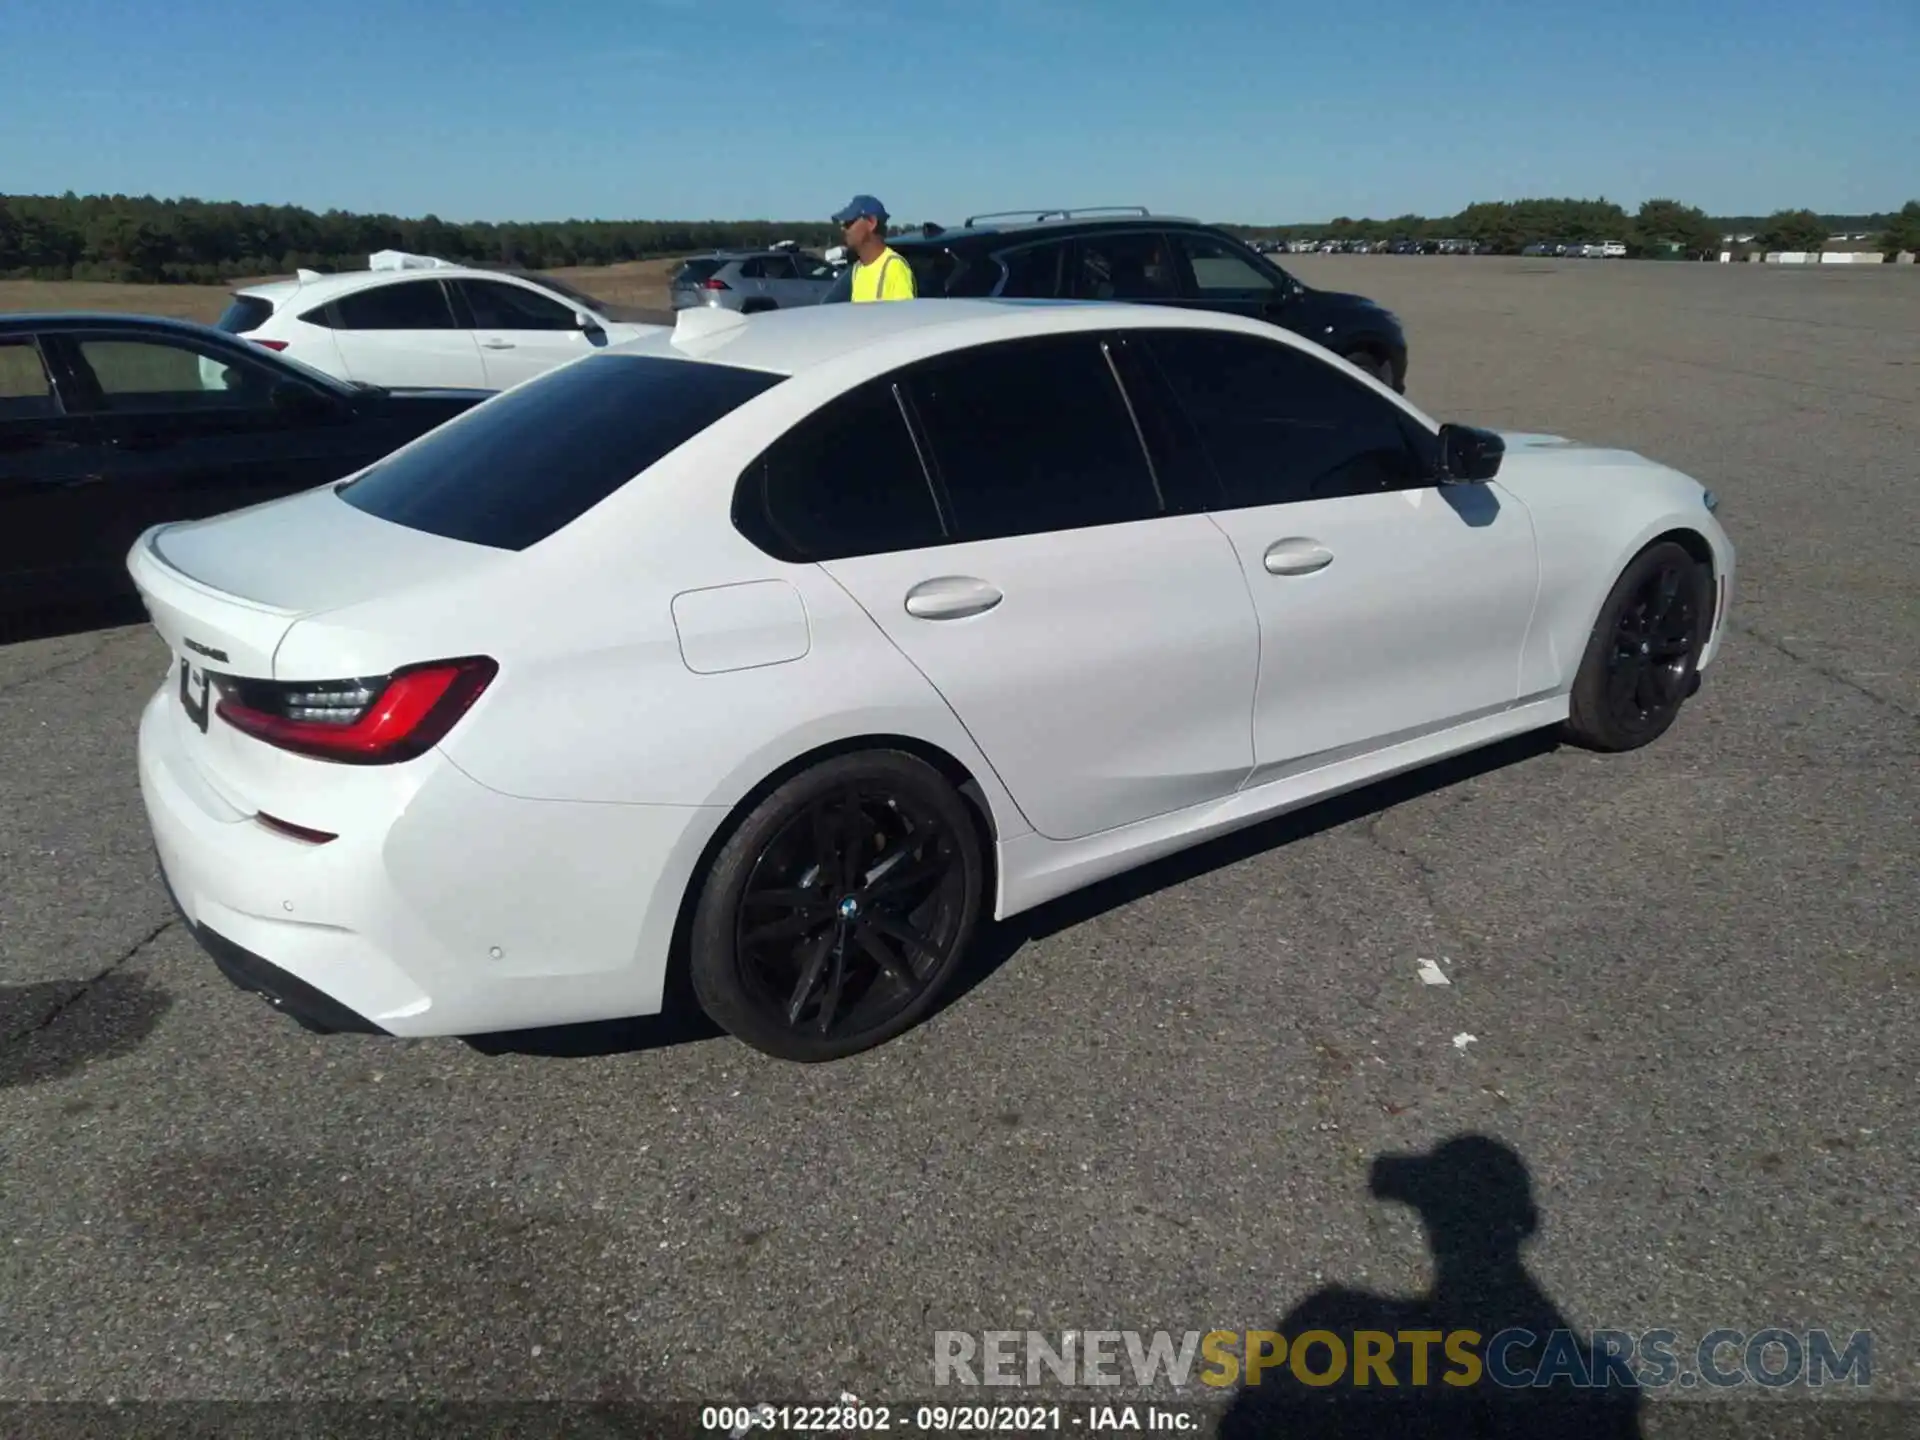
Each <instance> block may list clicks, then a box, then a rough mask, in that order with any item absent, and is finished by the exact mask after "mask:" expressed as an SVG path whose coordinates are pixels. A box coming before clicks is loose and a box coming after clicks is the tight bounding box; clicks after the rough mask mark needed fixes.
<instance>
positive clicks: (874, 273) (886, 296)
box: [853, 245, 919, 300]
mask: <svg viewBox="0 0 1920 1440" xmlns="http://www.w3.org/2000/svg"><path fill="white" fill-rule="evenodd" d="M918 293H919V292H918V291H917V290H916V288H915V287H914V283H913V267H912V266H911V265H909V264H907V262H906V261H905V260H903V259H901V258H900V252H899V251H898V250H895V249H894V248H893V247H892V246H891V245H889V246H888V247H887V248H886V249H885V250H882V251H881V252H880V258H879V259H878V260H875V261H874V262H873V263H872V264H871V265H862V264H860V263H859V262H857V261H856V262H855V263H854V267H853V298H854V299H855V300H912V299H914V298H916V297H917V295H918Z"/></svg>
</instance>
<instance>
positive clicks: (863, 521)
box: [733, 380, 946, 563]
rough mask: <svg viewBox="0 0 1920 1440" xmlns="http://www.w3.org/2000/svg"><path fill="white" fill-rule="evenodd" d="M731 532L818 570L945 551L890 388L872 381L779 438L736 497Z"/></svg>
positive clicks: (742, 482)
mask: <svg viewBox="0 0 1920 1440" xmlns="http://www.w3.org/2000/svg"><path fill="white" fill-rule="evenodd" d="M733 519H734V524H735V525H736V526H737V527H738V528H739V530H740V532H741V533H742V534H743V535H745V536H746V537H747V538H748V539H749V540H751V541H753V543H754V544H756V545H758V546H759V547H760V548H761V549H762V550H765V551H766V552H767V553H768V554H770V555H773V556H775V557H776V558H778V559H781V560H788V561H793V562H796V563H802V562H819V561H823V560H845V559H849V558H851V557H853V556H857V555H881V554H886V553H888V552H891V551H896V550H917V549H920V548H922V547H924V546H929V545H940V544H943V543H945V538H946V537H945V534H944V532H943V530H942V528H941V524H940V512H939V509H938V508H937V507H936V505H935V504H934V499H933V490H932V488H931V487H930V486H929V485H928V483H927V474H926V470H925V469H924V468H923V467H922V466H921V464H920V455H919V452H918V451H917V450H916V449H915V448H914V444H913V436H912V434H911V433H910V432H909V431H908V429H907V423H906V420H905V418H904V417H903V416H902V415H901V413H900V403H899V401H898V400H897V399H895V397H894V387H893V385H892V383H891V382H890V381H887V380H875V381H870V382H869V383H867V384H866V385H863V386H861V387H860V388H859V389H857V390H854V391H851V392H849V393H848V394H846V395H843V396H841V397H840V398H839V399H837V400H835V401H833V402H831V403H830V404H828V405H826V406H824V407H822V408H821V409H819V410H817V411H815V412H814V413H813V414H811V415H809V416H808V417H807V418H806V419H804V420H802V421H801V422H800V423H799V424H797V425H795V426H794V427H793V428H792V429H791V430H789V431H788V432H787V433H786V434H785V435H783V436H781V437H780V439H779V440H777V441H776V442H775V443H774V444H773V445H772V446H770V447H769V448H768V450H767V453H766V454H765V455H763V456H762V457H761V458H760V459H759V460H757V461H755V462H754V464H753V465H752V466H750V467H749V468H748V469H747V472H746V473H745V474H744V475H742V476H741V477H740V484H739V487H738V489H736V490H735V492H734V506H733Z"/></svg>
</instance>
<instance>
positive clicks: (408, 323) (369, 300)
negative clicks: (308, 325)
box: [302, 280, 460, 330]
mask: <svg viewBox="0 0 1920 1440" xmlns="http://www.w3.org/2000/svg"><path fill="white" fill-rule="evenodd" d="M331 309H332V311H333V316H334V323H335V326H336V328H338V329H341V330H457V329H459V328H460V326H459V325H458V324H457V323H456V322H455V320H454V318H453V307H452V305H451V304H449V303H448V301H447V292H446V290H445V289H444V288H443V287H442V286H441V284H440V282H439V281H438V280H401V281H398V282H396V283H394V284H392V285H374V286H370V287H369V288H367V289H365V290H356V291H354V292H353V294H351V295H342V296H341V297H340V298H339V299H338V300H336V301H334V302H333V305H332V307H331ZM302 318H303V319H314V317H313V316H303V317H302ZM315 323H318V324H324V323H326V322H325V321H319V320H316V322H315Z"/></svg>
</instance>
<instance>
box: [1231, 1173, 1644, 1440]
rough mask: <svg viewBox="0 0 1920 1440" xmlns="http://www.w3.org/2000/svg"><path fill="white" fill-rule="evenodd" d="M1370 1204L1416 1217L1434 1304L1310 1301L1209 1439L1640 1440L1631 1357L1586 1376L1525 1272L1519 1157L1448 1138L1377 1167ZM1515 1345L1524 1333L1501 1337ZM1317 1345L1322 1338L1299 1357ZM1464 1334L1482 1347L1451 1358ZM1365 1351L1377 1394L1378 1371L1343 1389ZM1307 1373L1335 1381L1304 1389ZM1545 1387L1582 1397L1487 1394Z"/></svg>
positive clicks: (1425, 1299)
mask: <svg viewBox="0 0 1920 1440" xmlns="http://www.w3.org/2000/svg"><path fill="white" fill-rule="evenodd" d="M1371 1189H1372V1193H1373V1194H1374V1196H1375V1197H1377V1198H1379V1199H1383V1200H1395V1201H1398V1202H1400V1203H1401V1204H1404V1205H1408V1206H1411V1207H1412V1208H1413V1209H1414V1210H1416V1211H1417V1212H1418V1213H1419V1215H1420V1219H1421V1222H1422V1224H1423V1225H1424V1227H1425V1229H1426V1233H1427V1244H1428V1246H1429V1247H1430V1248H1431V1249H1432V1251H1433V1269H1434V1280H1433V1287H1432V1289H1431V1290H1430V1291H1429V1292H1428V1293H1427V1294H1425V1295H1421V1296H1416V1297H1412V1298H1407V1297H1399V1296H1389V1295H1375V1294H1372V1293H1369V1292H1368V1291H1365V1290H1349V1289H1345V1288H1343V1287H1339V1286H1332V1287H1329V1288H1327V1289H1325V1290H1320V1291H1317V1292H1316V1293H1314V1294H1313V1295H1311V1296H1309V1297H1308V1298H1307V1299H1306V1300H1304V1301H1302V1302H1301V1303H1300V1304H1299V1305H1297V1306H1295V1307H1294V1309H1293V1310H1292V1311H1291V1312H1290V1313H1289V1314H1288V1315H1287V1316H1286V1317H1285V1318H1284V1319H1282V1320H1281V1321H1279V1323H1278V1324H1277V1325H1276V1326H1275V1327H1274V1328H1275V1329H1276V1330H1277V1331H1278V1333H1279V1335H1280V1336H1281V1337H1282V1340H1283V1341H1284V1344H1285V1346H1286V1347H1287V1348H1286V1351H1284V1352H1282V1351H1280V1349H1279V1346H1278V1345H1276V1346H1275V1352H1276V1356H1277V1357H1278V1359H1279V1360H1280V1361H1281V1363H1278V1364H1275V1365H1274V1366H1273V1367H1272V1368H1271V1369H1266V1370H1263V1371H1262V1373H1261V1375H1260V1377H1259V1380H1258V1383H1243V1385H1242V1387H1241V1389H1240V1391H1239V1393H1238V1395H1236V1397H1235V1398H1234V1401H1233V1403H1232V1405H1231V1407H1230V1408H1229V1409H1228V1410H1227V1412H1226V1414H1225V1416H1224V1417H1223V1418H1222V1421H1221V1425H1220V1428H1219V1430H1218V1432H1217V1433H1218V1434H1219V1435H1221V1436H1223V1437H1234V1440H1240V1437H1251V1436H1281V1435H1284V1436H1299V1437H1323V1436H1325V1437H1332V1436H1341V1437H1345V1436H1368V1437H1373V1436H1381V1437H1386V1436H1392V1437H1395V1440H1415V1437H1425V1436H1449V1437H1455V1436H1475V1437H1487V1440H1493V1437H1507V1436H1513V1437H1521V1436H1525V1437H1529V1440H1533V1437H1539V1440H1637V1437H1638V1436H1640V1434H1641V1428H1640V1391H1639V1387H1638V1385H1637V1383H1636V1382H1635V1381H1634V1380H1633V1378H1632V1375H1631V1372H1630V1370H1629V1369H1628V1357H1625V1356H1622V1357H1621V1358H1620V1359H1619V1361H1618V1363H1617V1365H1616V1366H1614V1367H1611V1368H1610V1367H1609V1366H1608V1364H1607V1357H1605V1356H1602V1357H1600V1358H1599V1361H1598V1363H1597V1364H1596V1357H1595V1355H1594V1352H1593V1351H1592V1349H1591V1348H1590V1347H1589V1346H1587V1345H1586V1344H1584V1343H1581V1342H1580V1341H1579V1340H1578V1339H1577V1338H1576V1335H1575V1332H1574V1330H1573V1327H1572V1325H1571V1324H1570V1323H1569V1322H1568V1320H1567V1319H1566V1317H1565V1316H1564V1315H1562V1314H1561V1313H1560V1311H1559V1309H1558V1308H1557V1307H1556V1306H1555V1305H1554V1303H1553V1301H1552V1300H1551V1299H1549V1298H1548V1296H1547V1294H1546V1292H1545V1291H1543V1290H1542V1289H1541V1288H1540V1286H1539V1284H1538V1283H1537V1282H1536V1281H1535V1280H1534V1278H1533V1277H1532V1276H1531V1275H1530V1274H1528V1273H1527V1269H1526V1266H1525V1265H1524V1264H1522V1262H1521V1259H1520V1250H1521V1247H1522V1246H1523V1245H1524V1244H1525V1242H1526V1241H1527V1240H1528V1239H1529V1238H1530V1237H1531V1236H1532V1235H1533V1234H1534V1232H1535V1231H1536V1229H1537V1228H1538V1226H1539V1220H1540V1216H1539V1212H1538V1210H1537V1209H1536V1208H1535V1206H1534V1200H1533V1187H1532V1183H1531V1180H1530V1177H1529V1176H1528V1173H1527V1167H1526V1164H1525V1163H1524V1162H1523V1161H1522V1160H1521V1158H1520V1156H1519V1155H1518V1154H1516V1153H1515V1152H1514V1151H1513V1150H1512V1149H1510V1148H1509V1147H1508V1146H1506V1145H1503V1144H1501V1143H1500V1142H1499V1141H1497V1140H1493V1139H1489V1138H1488V1137H1486V1136H1484V1135H1461V1136H1456V1137H1454V1138H1452V1139H1450V1140H1447V1141H1446V1142H1444V1143H1443V1144H1441V1145H1440V1146H1438V1147H1437V1148H1436V1149H1434V1150H1433V1151H1432V1152H1431V1153H1429V1154H1425V1155H1389V1156H1381V1157H1380V1158H1378V1159H1376V1160H1375V1161H1374V1164H1373V1172H1372V1182H1371ZM1516 1330H1521V1331H1526V1332H1529V1333H1528V1335H1527V1336H1524V1337H1518V1336H1516V1337H1512V1338H1511V1339H1507V1338H1502V1332H1503V1331H1509V1332H1510V1331H1516ZM1314 1331H1319V1332H1322V1335H1321V1336H1318V1337H1315V1338H1313V1339H1312V1340H1311V1341H1309V1342H1308V1343H1307V1344H1306V1345H1305V1346H1304V1347H1303V1346H1302V1343H1301V1342H1302V1338H1303V1337H1305V1336H1307V1335H1309V1334H1310V1332H1314ZM1461 1331H1472V1332H1474V1334H1475V1335H1477V1336H1478V1341H1477V1342H1475V1343H1473V1344H1472V1345H1471V1346H1470V1347H1465V1346H1463V1347H1462V1348H1461V1351H1460V1354H1459V1355H1455V1354H1454V1353H1452V1347H1451V1346H1450V1345H1449V1343H1448V1342H1449V1339H1450V1337H1453V1336H1456V1335H1457V1334H1458V1332H1461ZM1409 1336H1413V1337H1424V1339H1421V1338H1413V1339H1409V1338H1408V1337H1409ZM1363 1343H1364V1344H1367V1345H1369V1346H1370V1348H1371V1353H1372V1354H1373V1355H1375V1356H1379V1357H1381V1359H1382V1362H1383V1365H1382V1367H1381V1368H1384V1369H1385V1370H1386V1371H1387V1372H1388V1373H1390V1374H1391V1375H1392V1378H1393V1380H1394V1382H1396V1383H1394V1384H1392V1385H1388V1384H1386V1383H1384V1380H1383V1378H1382V1376H1381V1374H1380V1368H1375V1369H1373V1370H1371V1371H1370V1372H1369V1381H1370V1383H1368V1384H1365V1385H1359V1384H1356V1383H1355V1381H1356V1380H1357V1379H1358V1378H1359V1375H1358V1371H1359V1368H1360V1367H1359V1363H1358V1357H1359V1355H1360V1350H1361V1346H1362V1344H1363ZM1389 1345H1390V1346H1391V1348H1390V1349H1389V1348H1387V1347H1388V1346H1389ZM1336 1346H1337V1347H1339V1348H1338V1349H1336V1348H1335V1347H1336ZM1302 1350H1304V1354H1303V1355H1302V1354H1301V1351H1302ZM1296 1356H1299V1358H1300V1365H1299V1367H1298V1368H1296V1366H1295V1364H1294V1361H1295V1358H1296ZM1461 1356H1467V1357H1477V1360H1478V1363H1479V1365H1480V1367H1481V1373H1480V1375H1479V1377H1478V1379H1477V1383H1471V1384H1467V1383H1462V1382H1463V1381H1467V1380H1472V1379H1474V1375H1473V1364H1472V1363H1471V1359H1469V1360H1464V1361H1463V1359H1462V1358H1461ZM1422 1357H1424V1364H1423V1363H1422ZM1422 1369H1424V1375H1422V1374H1421V1373H1420V1372H1421V1370H1422ZM1303 1373H1304V1375H1306V1376H1307V1377H1309V1378H1311V1379H1316V1380H1317V1379H1320V1378H1323V1377H1327V1376H1329V1375H1332V1376H1334V1378H1333V1379H1332V1380H1331V1383H1313V1384H1309V1383H1307V1382H1306V1381H1305V1380H1303V1379H1301V1378H1300V1376H1301V1375H1302V1374H1303ZM1556 1374H1566V1375H1569V1376H1578V1377H1580V1381H1581V1388H1575V1387H1574V1385H1573V1384H1572V1383H1571V1382H1566V1383H1557V1384H1553V1385H1551V1386H1540V1387H1536V1388H1522V1387H1516V1386H1513V1385H1510V1384H1509V1385H1502V1384H1496V1383H1495V1377H1496V1376H1498V1377H1504V1378H1506V1379H1508V1380H1512V1379H1513V1378H1515V1377H1516V1375H1528V1376H1533V1377H1535V1378H1536V1379H1537V1380H1544V1379H1546V1378H1547V1377H1550V1376H1553V1375H1556ZM1449 1375H1451V1376H1453V1377H1455V1380H1454V1383H1452V1384H1449V1383H1447V1377H1448V1376H1449ZM1608 1380H1611V1381H1612V1384H1611V1385H1606V1384H1605V1382H1606V1381H1608ZM1602 1387H1604V1388H1602Z"/></svg>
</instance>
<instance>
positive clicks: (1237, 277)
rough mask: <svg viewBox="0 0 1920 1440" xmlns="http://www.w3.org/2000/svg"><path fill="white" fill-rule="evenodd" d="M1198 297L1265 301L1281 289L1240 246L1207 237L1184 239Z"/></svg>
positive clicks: (1188, 237) (1197, 236)
mask: <svg viewBox="0 0 1920 1440" xmlns="http://www.w3.org/2000/svg"><path fill="white" fill-rule="evenodd" d="M1180 248H1181V250H1183V251H1184V252H1185V253H1186V257H1187V264H1188V265H1189V266H1190V267H1191V268H1192V270H1193V286H1194V290H1195V291H1196V293H1198V294H1199V295H1200V296H1202V297H1203V298H1205V299H1209V300H1249V299H1251V300H1265V299H1269V298H1271V297H1272V295H1273V293H1274V291H1275V290H1276V289H1277V288H1278V287H1277V286H1276V285H1275V284H1274V281H1273V279H1272V277H1271V276H1269V275H1267V274H1266V273H1264V272H1263V271H1262V270H1261V269H1260V267H1259V266H1257V265H1255V264H1254V263H1253V259H1252V257H1251V256H1249V255H1248V254H1247V253H1246V252H1245V251H1243V250H1241V249H1240V248H1239V247H1238V246H1234V245H1229V244H1227V243H1226V242H1225V241H1221V240H1213V239H1209V238H1208V237H1206V236H1204V235H1182V236H1181V237H1180Z"/></svg>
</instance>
